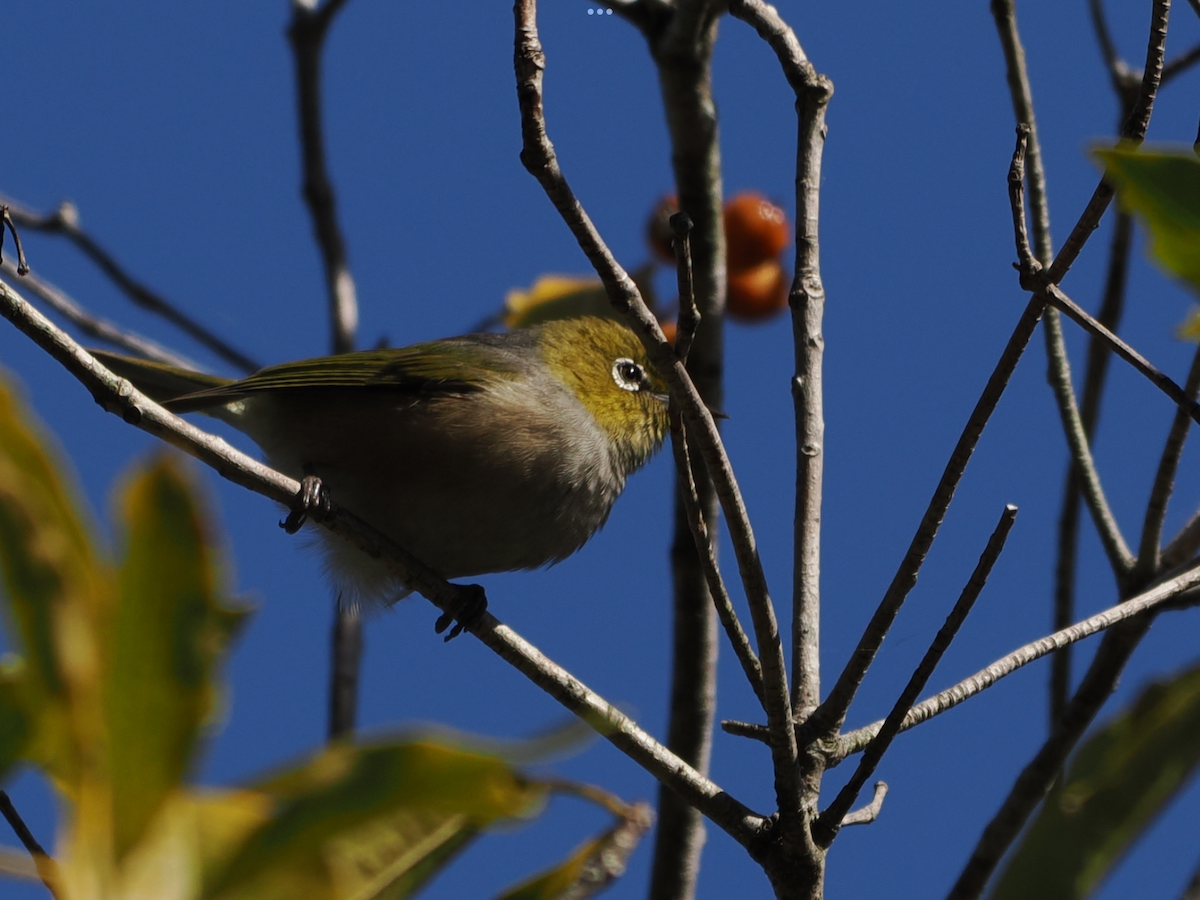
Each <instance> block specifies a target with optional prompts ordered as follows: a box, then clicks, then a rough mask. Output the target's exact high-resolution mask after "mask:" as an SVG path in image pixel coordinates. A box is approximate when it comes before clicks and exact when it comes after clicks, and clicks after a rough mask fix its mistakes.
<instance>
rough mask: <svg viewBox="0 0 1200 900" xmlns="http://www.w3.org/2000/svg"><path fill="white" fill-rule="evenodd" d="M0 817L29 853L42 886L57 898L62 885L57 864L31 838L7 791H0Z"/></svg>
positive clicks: (34, 839) (33, 838)
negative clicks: (0, 816) (2, 817)
mask: <svg viewBox="0 0 1200 900" xmlns="http://www.w3.org/2000/svg"><path fill="white" fill-rule="evenodd" d="M0 815H3V816H4V819H5V821H7V822H8V824H9V826H10V827H11V828H12V830H13V833H14V834H16V836H17V839H18V840H19V841H20V842H21V844H22V845H23V846H24V847H25V849H26V850H27V851H29V856H30V858H31V859H32V860H33V865H34V867H35V868H36V869H37V876H38V878H39V879H41V882H42V884H44V885H45V886H46V890H48V891H49V892H50V894H51V896H53V897H58V896H59V885H60V884H61V883H62V879H61V876H60V874H59V871H58V863H57V862H55V860H54V858H53V857H52V856H50V854H48V853H47V852H46V851H45V850H44V849H43V848H42V845H41V844H39V843H38V840H37V838H35V837H34V836H33V832H32V831H30V830H29V826H28V825H26V824H25V820H24V819H22V818H21V814H20V813H19V812H17V808H16V807H15V806H13V802H12V798H10V797H9V796H8V792H7V791H0Z"/></svg>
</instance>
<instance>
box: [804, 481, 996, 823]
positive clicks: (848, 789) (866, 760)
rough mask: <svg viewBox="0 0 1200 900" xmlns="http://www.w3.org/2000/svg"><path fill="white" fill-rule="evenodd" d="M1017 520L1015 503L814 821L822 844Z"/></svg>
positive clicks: (918, 691) (896, 730) (873, 764)
mask: <svg viewBox="0 0 1200 900" xmlns="http://www.w3.org/2000/svg"><path fill="white" fill-rule="evenodd" d="M1016 519H1017V508H1016V507H1015V506H1012V505H1011V504H1010V505H1009V506H1006V507H1004V512H1003V513H1002V514H1001V516H1000V521H999V522H997V523H996V528H995V530H994V531H993V532H992V536H991V537H990V538H988V542H987V546H986V547H984V550H983V553H982V554H981V555H980V557H979V562H978V563H977V564H976V566H975V571H973V572H972V573H971V578H970V579H969V580H968V581H967V584H966V587H964V588H963V589H962V593H961V594H960V595H959V597H958V600H957V601H956V602H955V604H954V608H953V609H951V610H950V615H948V616H947V617H946V621H945V623H943V625H942V627H941V628H940V629H939V630H938V633H937V636H936V637H934V639H933V643H931V644H930V645H929V649H928V650H927V651H926V652H925V656H924V657H923V658H922V659H921V662H920V664H919V665H918V666H917V668H916V670H915V671H914V672H913V674H912V677H911V678H909V680H908V684H907V685H906V686H905V688H904V690H903V691H901V692H900V696H899V697H898V698H896V702H895V704H894V705H893V706H892V711H891V712H890V713H888V716H887V718H886V719H884V721H883V725H882V726H881V727H880V729H879V731H878V732H877V733H876V734H875V737H874V738H872V740H871V743H870V744H868V745H867V747H866V749H865V750H864V751H863V755H862V758H861V759H860V760H859V761H858V768H857V769H855V770H854V774H853V775H851V776H850V780H849V781H847V782H846V784H845V785H844V786H843V787H842V789H841V791H839V792H838V795H837V797H836V798H835V799H834V801H833V802H832V803H831V804H829V806H828V807H827V808H826V810H825V811H824V812H823V813H821V815H820V816H819V817H818V819H817V821H816V823H815V824H814V826H813V834H814V836H815V837H816V839H817V842H818V843H820V844H822V845H824V846H828V845H829V844H830V842H832V841H833V838H834V836H835V835H836V834H837V830H838V828H839V827H840V826H841V822H842V820H843V818H845V816H846V815H847V814H848V813H849V812H850V807H852V806H853V805H854V801H855V800H857V799H858V792H859V791H860V790H862V787H863V785H865V784H866V783H867V779H868V778H870V777H871V776H872V775H873V774H875V769H876V767H878V765H879V761H880V760H881V759H883V755H884V754H885V753H886V752H887V749H888V747H889V746H891V743H892V740H893V739H894V738H895V737H896V735H897V734H898V733H899V732H900V725H901V723H902V722H903V721H904V720H905V718H906V716H907V714H908V711H909V707H911V706H912V705H913V703H914V702H916V699H917V697H919V696H920V695H921V691H923V690H924V689H925V685H926V684H927V683H928V682H929V679H930V677H931V676H932V675H933V670H934V669H936V668H937V664H938V663H939V662H941V659H942V656H943V655H944V654H945V652H946V651H947V650H948V649H950V644H951V643H952V642H953V640H954V638H955V636H956V635H957V634H958V629H959V628H961V627H962V624H963V622H965V621H966V619H967V616H968V615H969V614H970V612H971V608H972V607H973V606H974V605H975V601H976V600H977V599H979V595H980V593H981V592H982V591H983V586H984V585H985V584H987V580H988V576H989V575H991V573H992V566H993V565H995V563H996V560H997V559H999V558H1000V554H1001V552H1003V550H1004V542H1005V541H1007V540H1008V533H1009V531H1011V530H1012V526H1013V522H1015V521H1016Z"/></svg>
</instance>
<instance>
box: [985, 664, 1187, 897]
mask: <svg viewBox="0 0 1200 900" xmlns="http://www.w3.org/2000/svg"><path fill="white" fill-rule="evenodd" d="M1197 763H1200V666H1198V667H1196V668H1193V669H1190V670H1188V671H1186V672H1184V673H1182V674H1180V675H1178V676H1176V677H1175V678H1173V679H1171V680H1169V681H1165V682H1162V683H1158V684H1154V685H1151V686H1150V687H1149V688H1147V689H1146V690H1145V691H1144V692H1143V693H1142V695H1141V696H1140V697H1139V698H1138V700H1137V701H1136V702H1135V703H1134V705H1133V707H1132V708H1131V709H1130V710H1128V711H1127V712H1125V713H1123V714H1122V715H1120V716H1118V717H1117V718H1116V719H1115V720H1114V721H1112V722H1110V723H1109V724H1108V725H1107V726H1105V727H1104V728H1102V729H1101V730H1100V731H1099V732H1097V733H1096V734H1094V735H1093V736H1092V737H1091V738H1090V739H1089V740H1088V741H1087V743H1086V744H1084V746H1083V747H1082V748H1081V749H1080V750H1079V752H1078V753H1077V754H1076V755H1075V759H1074V761H1073V762H1072V763H1071V767H1070V769H1069V771H1068V772H1067V774H1066V777H1065V778H1064V779H1063V780H1062V782H1061V783H1060V784H1059V785H1057V786H1056V787H1055V789H1054V790H1053V791H1052V792H1051V794H1050V796H1049V797H1047V798H1046V802H1045V803H1044V804H1043V806H1042V810H1041V812H1040V813H1039V815H1038V817H1037V819H1036V820H1035V821H1034V823H1033V824H1032V825H1031V826H1030V828H1029V830H1028V831H1027V832H1026V833H1025V837H1024V839H1023V840H1022V842H1021V844H1020V845H1019V846H1018V847H1017V849H1016V851H1015V852H1014V853H1013V855H1012V858H1011V859H1010V860H1009V863H1008V866H1007V868H1006V869H1005V871H1004V873H1003V874H1002V875H1001V877H1000V878H999V880H998V881H997V882H996V888H995V890H994V891H993V892H992V895H991V896H992V900H1017V898H1022V900H1023V898H1027V897H1055V898H1063V900H1068V898H1082V897H1087V896H1088V895H1089V894H1091V893H1092V892H1093V891H1095V890H1096V888H1097V887H1099V885H1100V883H1101V881H1102V880H1103V879H1104V876H1105V875H1107V874H1108V872H1109V871H1110V870H1111V869H1112V867H1113V866H1114V865H1116V863H1117V862H1118V861H1119V860H1120V859H1121V857H1122V855H1123V854H1124V853H1125V851H1126V850H1128V849H1129V848H1130V847H1131V846H1132V844H1133V842H1134V841H1135V840H1137V838H1138V836H1139V835H1141V834H1142V833H1143V832H1144V831H1145V830H1146V829H1147V828H1148V827H1149V826H1150V825H1151V824H1152V823H1153V821H1154V819H1155V817H1156V816H1157V815H1158V813H1159V812H1161V811H1162V809H1163V808H1164V807H1165V806H1166V805H1167V803H1168V802H1169V801H1170V800H1171V799H1172V798H1173V797H1174V796H1176V795H1177V794H1178V793H1179V792H1180V791H1182V790H1183V789H1184V788H1185V787H1186V786H1187V783H1188V779H1189V778H1190V777H1191V775H1192V774H1193V773H1194V772H1195V770H1196V765H1197Z"/></svg>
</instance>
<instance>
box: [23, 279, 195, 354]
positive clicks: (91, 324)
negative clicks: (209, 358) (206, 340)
mask: <svg viewBox="0 0 1200 900" xmlns="http://www.w3.org/2000/svg"><path fill="white" fill-rule="evenodd" d="M0 271H3V272H4V273H5V274H6V275H8V276H10V277H12V276H14V275H16V274H17V271H16V269H15V268H14V267H13V265H12V264H11V263H8V262H5V263H3V264H2V265H0ZM21 284H22V286H24V287H26V288H28V289H29V292H30V293H31V294H34V295H35V296H37V297H40V298H41V299H42V300H43V301H45V303H46V305H47V306H49V307H50V308H51V309H52V310H54V311H55V312H56V313H58V314H59V315H61V316H62V317H63V318H64V319H66V320H67V321H69V322H71V323H72V324H74V325H75V326H76V327H78V328H79V330H80V331H82V332H83V333H84V334H86V335H89V336H90V337H94V338H96V339H97V340H101V341H105V342H106V343H109V344H112V345H113V346H116V347H120V348H121V349H123V350H128V351H130V352H131V353H134V354H136V355H138V356H143V357H145V358H146V359H153V360H155V361H156V362H161V363H167V364H168V365H172V366H179V367H180V368H184V369H196V368H198V366H197V365H196V363H194V362H192V361H191V360H190V359H188V358H187V357H185V356H180V355H178V354H177V353H173V352H172V351H170V350H168V349H167V348H166V347H164V346H162V344H159V343H158V342H157V341H152V340H150V338H147V337H143V336H142V335H140V334H137V333H136V332H132V331H124V330H122V329H121V328H119V327H118V326H117V325H114V324H113V323H112V322H109V321H108V320H107V319H101V318H99V317H98V316H93V315H92V314H91V313H89V312H87V311H85V310H84V309H83V308H82V307H80V306H79V304H78V303H76V302H75V301H74V300H72V299H71V298H70V297H68V296H67V295H66V294H64V293H63V292H62V291H61V290H59V289H58V288H56V287H55V286H54V285H52V284H50V283H49V282H47V281H42V280H41V279H40V278H38V277H37V276H36V275H34V274H32V273H30V274H28V275H25V276H24V278H23V279H22V281H21Z"/></svg>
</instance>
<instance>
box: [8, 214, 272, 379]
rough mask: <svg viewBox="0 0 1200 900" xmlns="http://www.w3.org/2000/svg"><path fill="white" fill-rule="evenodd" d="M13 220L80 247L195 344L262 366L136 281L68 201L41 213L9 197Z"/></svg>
mask: <svg viewBox="0 0 1200 900" xmlns="http://www.w3.org/2000/svg"><path fill="white" fill-rule="evenodd" d="M4 202H5V203H6V204H8V206H9V208H10V210H11V212H12V217H13V219H15V220H16V222H17V224H18V225H20V226H21V227H22V228H28V229H31V230H33V231H41V232H45V233H46V234H58V235H62V236H63V237H65V238H66V239H67V240H69V241H70V242H71V243H72V244H74V245H75V246H76V247H78V248H79V250H80V251H82V252H83V254H84V255H85V256H87V257H88V258H89V259H90V260H91V261H92V262H94V263H95V264H96V265H97V266H99V268H100V270H101V271H102V272H103V273H104V274H105V275H107V276H108V278H109V279H110V280H111V281H112V282H113V283H114V284H115V285H116V286H117V287H118V288H120V289H121V291H122V292H123V293H124V294H125V296H127V297H128V298H129V299H130V300H132V301H133V302H134V303H135V304H136V305H138V306H140V307H141V308H142V309H145V310H147V311H148V312H151V313H153V314H154V315H156V316H158V317H159V318H161V319H164V320H166V321H167V322H170V323H171V324H172V325H174V326H175V327H176V328H178V329H179V330H180V331H182V332H183V333H184V334H186V335H188V336H189V337H191V338H192V339H194V340H195V341H196V342H197V343H198V344H201V345H202V346H204V347H207V348H208V349H209V350H211V351H212V352H213V353H215V354H216V355H217V356H219V357H220V358H221V359H223V360H225V361H226V362H227V363H229V364H230V365H231V366H233V367H235V368H236V369H238V370H239V371H241V372H247V373H249V372H256V371H258V370H259V369H261V368H262V366H261V365H260V364H259V363H257V362H255V361H254V360H253V359H251V358H250V357H248V356H246V355H245V354H244V353H242V352H241V351H239V350H236V349H234V348H233V346H231V345H230V344H229V343H228V342H226V341H225V340H223V339H222V338H219V337H217V336H216V335H215V334H213V333H212V332H211V331H209V330H208V329H207V328H206V327H204V326H203V325H201V324H200V323H199V322H197V321H196V320H195V319H193V318H192V317H191V316H189V315H187V314H186V313H184V312H182V311H181V310H179V309H178V308H176V307H175V305H174V304H172V303H171V302H170V301H169V300H167V299H166V298H164V297H163V296H162V295H161V294H158V293H155V292H154V291H152V290H150V288H148V287H146V286H145V285H144V284H142V283H141V282H139V281H137V280H135V279H134V278H133V276H131V275H130V274H129V273H128V272H127V271H126V270H125V269H124V267H123V266H121V264H120V263H118V262H117V261H116V259H115V258H113V256H112V255H111V254H109V253H108V251H106V250H105V249H104V248H103V247H101V246H100V245H99V244H98V243H97V242H96V241H95V239H93V238H92V237H91V235H89V234H88V233H87V232H86V231H84V230H83V229H82V228H80V227H79V211H78V210H77V209H76V208H75V206H74V205H73V204H71V203H65V202H64V203H61V204H59V207H58V209H56V210H55V211H54V212H53V213H50V214H48V215H44V214H41V213H36V212H33V211H32V210H30V209H26V208H25V207H23V206H21V205H20V204H17V203H14V202H13V201H12V200H5V201H4Z"/></svg>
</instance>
